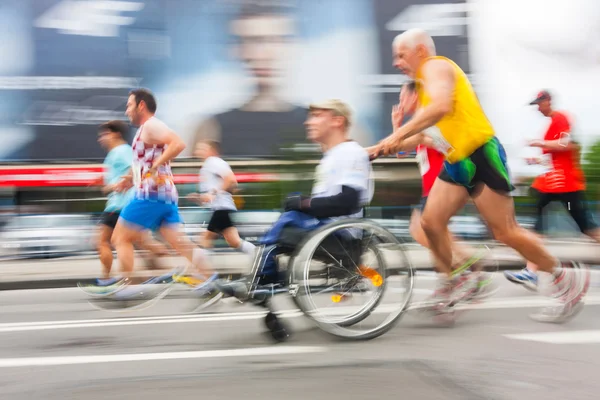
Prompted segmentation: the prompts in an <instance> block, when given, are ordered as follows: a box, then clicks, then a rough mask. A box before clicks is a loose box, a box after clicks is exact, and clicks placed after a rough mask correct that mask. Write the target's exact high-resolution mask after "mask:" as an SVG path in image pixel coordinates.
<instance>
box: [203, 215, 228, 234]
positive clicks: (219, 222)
mask: <svg viewBox="0 0 600 400" xmlns="http://www.w3.org/2000/svg"><path fill="white" fill-rule="evenodd" d="M232 212H233V211H231V210H215V211H213V215H212V217H211V218H210V221H209V222H208V227H207V228H206V230H208V231H209V232H213V233H219V234H220V233H222V232H223V231H224V230H226V229H228V228H232V227H233V226H234V225H233V222H232V221H231V213H232Z"/></svg>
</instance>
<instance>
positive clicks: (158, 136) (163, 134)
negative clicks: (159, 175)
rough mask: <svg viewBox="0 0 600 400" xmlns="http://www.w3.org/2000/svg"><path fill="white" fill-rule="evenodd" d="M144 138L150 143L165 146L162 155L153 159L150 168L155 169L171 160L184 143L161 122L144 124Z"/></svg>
mask: <svg viewBox="0 0 600 400" xmlns="http://www.w3.org/2000/svg"><path fill="white" fill-rule="evenodd" d="M146 134H147V136H146V140H147V141H148V143H150V144H165V145H166V146H167V147H166V149H165V151H164V152H163V153H162V155H161V156H160V157H159V158H158V159H157V160H155V161H154V165H153V166H152V169H154V170H156V169H157V168H158V167H159V166H161V165H164V164H166V163H168V162H169V161H172V160H173V159H174V158H175V157H177V156H178V155H179V154H181V152H182V151H183V150H185V148H186V145H185V143H184V142H183V140H181V138H180V137H179V136H178V135H177V134H176V133H175V132H173V131H172V130H171V129H169V128H168V127H167V126H166V125H164V124H162V123H160V124H159V123H156V124H151V125H150V126H146Z"/></svg>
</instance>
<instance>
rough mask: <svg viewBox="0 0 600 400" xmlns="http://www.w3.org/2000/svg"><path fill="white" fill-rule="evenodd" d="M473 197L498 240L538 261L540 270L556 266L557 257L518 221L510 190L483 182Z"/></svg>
mask: <svg viewBox="0 0 600 400" xmlns="http://www.w3.org/2000/svg"><path fill="white" fill-rule="evenodd" d="M473 200H474V202H475V205H476V206H477V210H479V212H480V214H481V216H482V217H483V219H484V220H485V221H486V223H487V225H488V227H489V229H490V230H491V231H492V234H493V235H494V238H495V239H496V240H498V241H499V242H502V243H504V244H506V245H507V246H508V247H510V248H512V249H514V250H516V251H517V252H518V253H519V254H521V255H522V256H523V258H525V259H526V260H530V261H531V262H533V263H535V264H536V265H537V266H538V267H539V269H540V270H542V271H546V272H552V271H553V270H554V267H556V266H557V265H558V260H557V259H556V258H555V257H553V256H552V255H551V254H550V253H549V252H548V251H547V250H546V249H545V247H544V245H543V243H542V241H541V240H540V239H539V238H538V237H537V236H536V235H535V234H533V233H532V232H529V231H528V230H526V229H525V228H523V227H521V226H520V225H519V224H518V223H517V221H516V219H515V208H514V201H513V199H512V197H511V196H510V195H509V194H502V193H499V192H496V191H494V190H492V189H490V188H489V187H488V186H483V188H482V190H481V192H480V193H479V194H478V195H477V196H476V197H475V198H474V199H473Z"/></svg>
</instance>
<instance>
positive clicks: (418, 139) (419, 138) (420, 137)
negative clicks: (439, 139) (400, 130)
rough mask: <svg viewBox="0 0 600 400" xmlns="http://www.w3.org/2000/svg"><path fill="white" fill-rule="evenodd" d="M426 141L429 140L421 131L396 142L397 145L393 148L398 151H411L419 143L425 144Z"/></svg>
mask: <svg viewBox="0 0 600 400" xmlns="http://www.w3.org/2000/svg"><path fill="white" fill-rule="evenodd" d="M428 141H429V142H431V140H430V139H429V138H428V137H427V136H425V134H424V133H422V132H421V133H417V134H416V135H414V136H412V137H410V138H408V139H406V140H403V141H401V142H400V143H399V144H398V147H396V148H395V149H394V150H395V151H396V152H398V151H412V150H414V149H416V148H417V146H418V145H420V144H422V145H425V146H427V144H426V143H427V142H428ZM431 143H433V142H431Z"/></svg>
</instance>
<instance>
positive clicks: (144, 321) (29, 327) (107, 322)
mask: <svg viewBox="0 0 600 400" xmlns="http://www.w3.org/2000/svg"><path fill="white" fill-rule="evenodd" d="M552 304H553V300H552V299H548V298H544V297H541V296H540V297H537V296H536V297H534V296H527V297H516V298H499V299H494V300H488V301H485V302H483V303H480V304H461V305H459V306H458V307H457V308H459V309H465V310H490V309H511V308H533V307H544V306H548V305H552ZM585 304H586V305H598V304H600V295H594V296H590V295H588V296H586V298H585ZM419 305H420V304H419V302H413V303H412V304H411V305H410V307H409V308H410V309H413V308H417V307H419ZM398 308H399V305H397V304H381V305H380V306H379V307H377V309H376V310H375V311H374V312H373V314H383V313H391V312H394V311H398ZM355 311H356V307H335V308H331V309H330V311H329V312H323V311H321V312H320V314H331V315H343V314H344V313H349V312H355ZM266 313H267V311H266V310H265V311H257V312H252V311H248V312H237V313H236V312H232V313H212V314H201V315H171V316H157V317H130V318H110V319H87V320H66V321H43V322H16V323H3V324H0V333H10V332H27V331H44V330H56V329H80V328H100V327H116V326H132V325H161V324H182V323H192V322H221V321H244V320H256V319H261V318H264V316H265V315H266ZM279 316H280V317H282V318H298V317H302V316H304V314H303V313H302V312H301V311H300V310H298V309H289V310H281V311H280V312H279Z"/></svg>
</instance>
